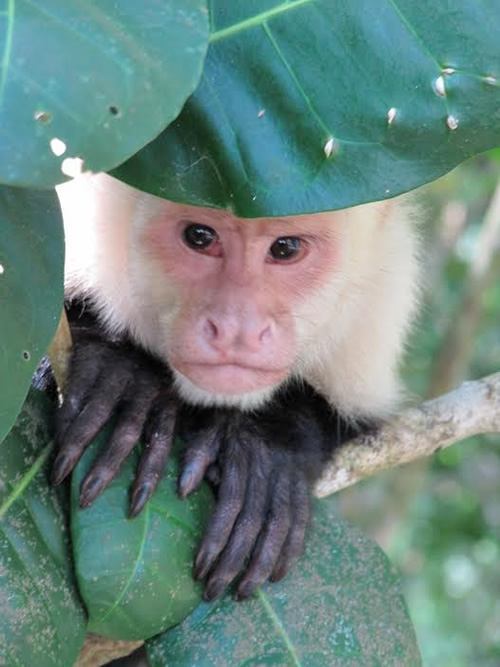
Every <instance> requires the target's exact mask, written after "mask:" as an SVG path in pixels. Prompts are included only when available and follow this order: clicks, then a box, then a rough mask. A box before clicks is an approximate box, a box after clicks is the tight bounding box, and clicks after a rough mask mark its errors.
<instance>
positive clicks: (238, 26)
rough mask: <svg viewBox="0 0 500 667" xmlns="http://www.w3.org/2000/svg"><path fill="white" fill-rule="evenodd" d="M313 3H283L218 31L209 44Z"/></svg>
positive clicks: (306, 0) (304, 0)
mask: <svg viewBox="0 0 500 667" xmlns="http://www.w3.org/2000/svg"><path fill="white" fill-rule="evenodd" d="M313 2H315V0H292V2H283V3H282V4H280V5H276V7H273V9H268V10H267V11H266V12H261V13H260V14H257V15H256V16H251V17H250V18H248V19H245V20H244V21H240V22H239V23H234V24H233V25H230V26H228V27H227V28H222V30H216V31H215V32H213V33H212V34H211V35H210V39H209V42H210V43H214V42H218V41H219V40H221V39H226V38H227V37H231V36H232V35H236V34H237V33H239V32H242V31H243V30H248V28H253V27H255V26H260V25H262V24H263V23H265V22H266V21H269V19H272V18H274V17H275V16H279V14H284V13H286V12H289V11H293V10H294V9H297V8H299V7H303V6H304V5H310V4H312V3H313Z"/></svg>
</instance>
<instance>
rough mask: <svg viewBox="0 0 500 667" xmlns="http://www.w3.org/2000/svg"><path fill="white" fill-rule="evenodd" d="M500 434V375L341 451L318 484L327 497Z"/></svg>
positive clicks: (465, 386) (420, 409)
mask: <svg viewBox="0 0 500 667" xmlns="http://www.w3.org/2000/svg"><path fill="white" fill-rule="evenodd" d="M498 432H500V373H494V374H493V375H489V376H487V377H485V378H482V379H481V380H475V381H473V382H464V383H463V384H462V385H460V387H458V389H455V390H454V391H451V392H450V393H448V394H444V395H443V396H439V397H438V398H435V399H432V400H430V401H424V402H423V403H422V404H421V405H419V406H418V407H416V408H411V409H409V410H406V411H405V412H403V413H402V414H401V415H399V416H398V417H396V418H395V419H393V420H392V421H391V422H388V423H387V424H385V425H383V426H382V427H381V428H380V430H379V431H377V432H376V433H372V434H366V435H362V436H360V437H358V438H356V439H355V440H352V441H350V442H348V443H347V444H346V445H344V446H343V447H342V448H341V449H339V450H338V451H337V453H336V455H335V457H334V459H333V461H332V463H331V464H330V465H329V467H328V468H327V470H326V471H325V473H324V474H323V477H322V478H321V479H320V480H319V482H318V483H317V485H316V489H315V493H316V495H317V496H319V497H323V496H328V495H330V494H331V493H335V492H336V491H340V489H343V488H345V487H347V486H350V485H351V484H355V483H356V482H358V481H359V480H361V479H363V478H364V477H368V476H370V475H373V474H374V473H376V472H379V471H381V470H385V469H387V468H393V467H395V466H398V465H401V464H402V463H408V462H409V461H413V460H415V459H419V458H421V457H423V456H429V455H431V454H433V453H434V452H436V451H439V450H440V449H444V448H445V447H449V446H450V445H453V444H454V443H456V442H458V441H459V440H463V439H464V438H468V437H470V436H472V435H478V434H480V433H498Z"/></svg>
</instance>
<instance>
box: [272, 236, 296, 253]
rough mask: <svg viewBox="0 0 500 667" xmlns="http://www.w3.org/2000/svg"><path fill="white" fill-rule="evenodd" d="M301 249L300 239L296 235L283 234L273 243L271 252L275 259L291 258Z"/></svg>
mask: <svg viewBox="0 0 500 667" xmlns="http://www.w3.org/2000/svg"><path fill="white" fill-rule="evenodd" d="M299 250H300V239H298V238H297V237H296V236H282V237H281V238H279V239H276V241H275V242H274V243H273V244H272V246H271V248H270V253H271V256H272V257H273V259H290V258H291V257H293V256H294V255H296V254H297V253H298V252H299Z"/></svg>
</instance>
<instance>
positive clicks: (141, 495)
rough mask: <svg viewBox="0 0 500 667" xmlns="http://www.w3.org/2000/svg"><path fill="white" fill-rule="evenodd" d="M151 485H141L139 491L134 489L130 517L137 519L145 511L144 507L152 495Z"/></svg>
mask: <svg viewBox="0 0 500 667" xmlns="http://www.w3.org/2000/svg"><path fill="white" fill-rule="evenodd" d="M152 490H153V489H152V487H151V484H141V486H139V487H138V488H137V489H134V491H133V493H132V499H131V501H130V516H131V517H135V516H137V515H138V514H139V512H140V511H141V510H142V509H143V507H144V505H145V504H146V503H147V501H148V500H149V498H150V496H151V493H152Z"/></svg>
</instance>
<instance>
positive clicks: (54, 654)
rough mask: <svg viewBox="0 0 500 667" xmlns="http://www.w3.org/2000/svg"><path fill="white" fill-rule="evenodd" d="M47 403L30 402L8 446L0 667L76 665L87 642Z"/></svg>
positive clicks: (1, 516)
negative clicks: (50, 472)
mask: <svg viewBox="0 0 500 667" xmlns="http://www.w3.org/2000/svg"><path fill="white" fill-rule="evenodd" d="M42 398H43V397H41V396H38V395H36V394H34V395H31V396H30V398H29V399H28V401H27V403H26V405H25V407H24V410H23V412H22V413H21V415H20V417H19V419H18V421H17V424H16V426H15V427H14V428H13V429H12V431H11V433H10V434H9V436H8V437H7V439H6V440H5V442H4V443H3V444H2V447H0V664H1V665H8V666H9V667H10V666H12V667H68V666H69V665H72V664H73V663H74V661H75V659H76V657H77V655H78V652H79V650H80V648H81V646H82V644H83V640H84V636H85V615H84V611H83V607H82V606H81V604H80V602H79V600H78V596H77V593H76V589H75V587H74V582H73V579H72V575H71V574H70V572H69V569H70V554H69V549H68V545H67V539H66V538H67V533H66V529H65V519H64V516H63V513H62V510H61V505H60V503H59V501H58V497H57V494H56V493H55V492H54V490H52V489H51V488H50V487H49V485H48V482H47V478H46V474H45V466H44V464H45V461H46V459H47V457H48V454H49V450H50V447H51V444H50V441H49V438H48V435H47V423H48V420H49V414H50V406H48V404H47V402H46V401H42Z"/></svg>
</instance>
